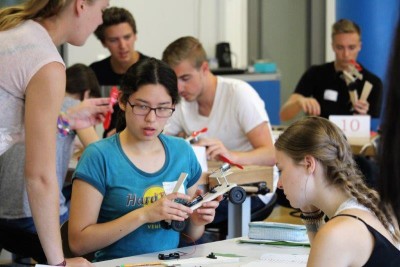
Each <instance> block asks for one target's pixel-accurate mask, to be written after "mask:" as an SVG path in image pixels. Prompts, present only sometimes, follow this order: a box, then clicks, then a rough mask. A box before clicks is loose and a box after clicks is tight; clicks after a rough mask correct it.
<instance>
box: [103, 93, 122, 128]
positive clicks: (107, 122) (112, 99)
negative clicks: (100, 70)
mask: <svg viewBox="0 0 400 267" xmlns="http://www.w3.org/2000/svg"><path fill="white" fill-rule="evenodd" d="M118 94H119V90H118V88H117V86H113V87H112V88H111V91H110V104H111V105H112V106H114V104H115V103H117V101H118ZM110 123H111V112H108V113H107V115H106V118H105V120H104V122H103V127H104V130H107V129H108V128H109V127H110Z"/></svg>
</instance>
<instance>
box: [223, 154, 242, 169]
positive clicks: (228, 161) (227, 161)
mask: <svg viewBox="0 0 400 267" xmlns="http://www.w3.org/2000/svg"><path fill="white" fill-rule="evenodd" d="M219 159H220V160H221V161H223V162H226V163H228V164H230V165H233V166H236V167H238V168H239V169H243V166H242V165H240V164H237V163H234V162H232V161H230V160H229V159H227V158H225V157H224V156H222V155H219Z"/></svg>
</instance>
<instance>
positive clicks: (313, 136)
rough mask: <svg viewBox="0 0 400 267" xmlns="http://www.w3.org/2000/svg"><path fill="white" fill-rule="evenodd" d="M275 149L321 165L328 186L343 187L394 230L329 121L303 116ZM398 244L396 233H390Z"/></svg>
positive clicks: (281, 138) (387, 214) (279, 139)
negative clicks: (313, 160) (312, 159)
mask: <svg viewBox="0 0 400 267" xmlns="http://www.w3.org/2000/svg"><path fill="white" fill-rule="evenodd" d="M275 147H276V149H277V150H279V151H282V152H284V153H285V154H286V155H287V156H289V157H290V158H292V159H293V161H294V162H296V163H300V162H301V161H302V160H303V159H304V158H305V157H306V156H307V155H309V156H312V157H314V158H315V159H316V160H317V161H318V162H320V164H321V166H322V168H323V170H324V173H325V175H326V177H327V180H328V183H330V184H332V185H334V186H336V187H338V188H342V189H343V190H344V191H345V192H347V193H348V194H349V195H351V196H353V197H354V198H356V199H357V201H358V202H359V203H361V204H362V205H364V206H366V207H367V208H369V209H370V210H371V211H372V212H373V213H374V214H375V215H376V216H377V218H378V219H379V221H381V223H382V224H383V225H384V226H385V227H386V229H394V228H393V227H394V226H395V224H394V221H393V219H392V218H393V217H392V216H391V214H390V213H389V212H388V210H381V209H380V208H379V202H380V197H379V195H378V193H377V192H376V191H375V190H373V189H371V188H368V187H367V186H366V184H365V182H364V177H363V175H362V174H361V172H360V170H359V169H358V167H357V165H356V163H355V161H354V159H353V154H352V151H351V148H350V145H349V143H348V142H347V140H346V137H345V136H344V134H343V132H342V131H341V130H340V129H339V128H338V127H337V126H336V125H334V124H333V123H331V122H330V121H329V120H327V119H325V118H321V117H306V118H304V119H301V120H299V121H297V122H295V123H293V124H292V125H291V126H289V127H288V128H287V129H286V130H285V132H284V133H282V134H281V135H280V136H279V138H278V140H277V141H276V143H275ZM391 234H392V236H393V238H394V240H396V241H399V237H400V235H399V232H398V231H397V230H394V231H393V232H391Z"/></svg>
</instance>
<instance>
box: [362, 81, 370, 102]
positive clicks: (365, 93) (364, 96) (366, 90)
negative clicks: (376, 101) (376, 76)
mask: <svg viewBox="0 0 400 267" xmlns="http://www.w3.org/2000/svg"><path fill="white" fill-rule="evenodd" d="M371 90H372V84H371V83H370V82H369V81H365V83H364V87H363V90H362V92H361V97H360V100H364V101H367V99H368V96H369V93H371Z"/></svg>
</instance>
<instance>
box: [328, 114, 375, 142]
mask: <svg viewBox="0 0 400 267" xmlns="http://www.w3.org/2000/svg"><path fill="white" fill-rule="evenodd" d="M329 120H330V121H331V122H333V123H334V124H336V125H337V126H338V127H339V128H340V129H342V131H343V132H344V134H345V135H346V137H347V140H348V141H349V143H350V144H352V145H363V144H366V143H368V142H369V141H370V128H371V117H370V116H368V115H331V116H329Z"/></svg>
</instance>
